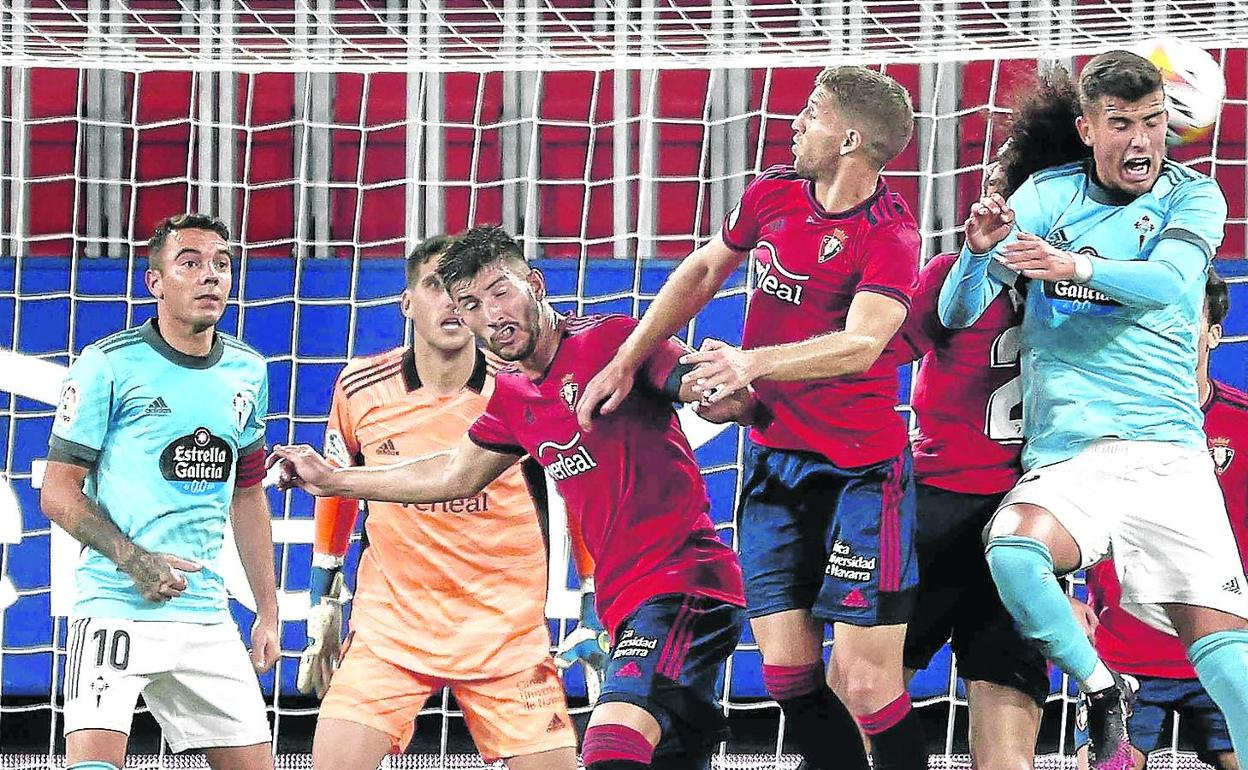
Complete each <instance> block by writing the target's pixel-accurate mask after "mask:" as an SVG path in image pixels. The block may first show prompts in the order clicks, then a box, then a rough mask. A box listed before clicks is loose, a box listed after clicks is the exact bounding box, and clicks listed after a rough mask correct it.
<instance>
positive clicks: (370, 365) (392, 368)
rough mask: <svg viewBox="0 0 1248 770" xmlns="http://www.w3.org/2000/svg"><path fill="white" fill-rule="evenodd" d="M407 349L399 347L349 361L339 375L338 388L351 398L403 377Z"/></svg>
mask: <svg viewBox="0 0 1248 770" xmlns="http://www.w3.org/2000/svg"><path fill="white" fill-rule="evenodd" d="M406 354H407V348H406V347H402V346H400V347H397V348H393V349H391V350H387V351H385V352H383V353H378V354H376V355H372V356H359V357H356V358H352V359H351V360H349V361H347V365H346V366H344V367H343V369H342V373H341V374H339V375H338V387H339V388H341V390H342V392H343V395H345V396H347V397H348V398H350V397H351V396H354V395H356V394H357V393H359V392H361V391H363V390H366V389H368V388H370V387H372V386H375V385H379V384H381V383H384V382H387V381H389V380H391V379H394V378H396V377H402V376H403V367H404V356H405V355H406Z"/></svg>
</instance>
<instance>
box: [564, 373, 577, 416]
mask: <svg viewBox="0 0 1248 770" xmlns="http://www.w3.org/2000/svg"><path fill="white" fill-rule="evenodd" d="M580 392H581V386H580V385H577V384H576V383H575V382H574V381H573V380H572V375H570V374H568V375H564V378H563V384H562V385H560V386H559V398H562V399H563V403H565V404H567V405H568V408H569V409H575V408H576V396H577V394H579V393H580Z"/></svg>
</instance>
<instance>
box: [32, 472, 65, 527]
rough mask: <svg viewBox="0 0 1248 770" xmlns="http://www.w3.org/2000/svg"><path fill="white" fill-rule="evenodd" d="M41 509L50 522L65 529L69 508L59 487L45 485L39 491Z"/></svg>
mask: <svg viewBox="0 0 1248 770" xmlns="http://www.w3.org/2000/svg"><path fill="white" fill-rule="evenodd" d="M39 508H40V509H41V510H42V511H43V515H44V516H47V517H48V521H50V522H52V523H53V524H56V525H57V526H59V527H61V528H64V526H65V511H66V510H67V508H68V506H67V505H66V504H65V499H64V495H63V494H62V493H61V491H60V490H59V489H58V488H57V485H55V484H47V483H45V484H44V486H43V488H42V489H41V490H39Z"/></svg>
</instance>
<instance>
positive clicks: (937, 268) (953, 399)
mask: <svg viewBox="0 0 1248 770" xmlns="http://www.w3.org/2000/svg"><path fill="white" fill-rule="evenodd" d="M957 258H958V255H957V254H940V255H938V256H936V257H933V258H932V259H931V260H930V261H929V262H928V263H927V264H926V265H924V266H923V269H922V270H921V271H919V283H918V288H917V289H916V290H915V293H914V301H913V304H912V305H911V307H910V315H909V316H908V317H907V318H906V322H905V324H903V325H902V327H901V331H899V332H898V334H897V336H896V337H895V338H894V339H893V342H892V344H891V345H890V346H889V349H888V351H887V352H886V353H885V355H886V356H887V357H894V356H895V358H893V359H892V360H893V363H895V364H904V363H906V362H908V361H914V360H916V359H922V363H920V364H919V372H918V375H916V377H915V379H914V387H913V388H912V391H911V398H910V403H911V406H912V407H913V408H914V411H915V414H917V415H918V429H917V430H916V431H915V432H914V433H912V434H911V437H910V439H911V448H912V449H913V451H914V478H915V481H917V482H919V483H921V484H929V485H931V486H933V487H938V488H940V489H945V490H948V491H950V492H961V493H964V494H973V495H992V494H999V493H1002V492H1006V491H1008V490H1009V489H1010V488H1011V487H1013V486H1014V482H1016V481H1018V477H1019V475H1020V473H1021V467H1020V465H1019V454H1020V453H1021V451H1022V447H1023V387H1022V379H1021V377H1020V375H1019V368H1018V359H1019V352H1020V343H1021V335H1020V330H1021V327H1020V326H1019V324H1020V323H1022V318H1023V313H1022V307H1021V304H1020V302H1021V300H1020V299H1019V298H1018V296H1017V294H1015V293H1014V292H1013V291H1004V292H1002V293H1001V294H1000V295H999V296H998V297H997V298H996V299H995V300H993V302H992V304H990V305H989V306H988V309H987V310H985V311H984V314H983V315H982V316H980V318H979V320H978V321H976V322H975V323H974V324H973V325H972V326H970V327H968V328H965V329H947V328H945V327H944V325H942V324H941V322H940V318H939V317H938V316H937V314H936V303H937V301H938V300H939V298H940V287H941V285H942V284H943V283H944V282H945V276H947V275H949V271H950V269H951V268H952V267H953V263H954V262H955V261H956V260H957Z"/></svg>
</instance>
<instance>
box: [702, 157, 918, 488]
mask: <svg viewBox="0 0 1248 770" xmlns="http://www.w3.org/2000/svg"><path fill="white" fill-rule="evenodd" d="M813 187H814V183H813V182H811V181H809V180H806V179H802V178H800V177H798V176H797V174H796V173H795V172H794V170H793V168H792V167H790V166H774V167H772V168H770V169H768V170H767V171H765V172H764V173H763V174H762V175H761V176H759V177H758V178H757V179H755V180H754V181H753V182H751V183H750V185H749V186H748V187H747V188H746V189H745V193H744V194H743V195H742V196H741V202H740V204H738V205H737V207H736V208H735V209H734V210H733V211H732V213H730V214H729V215H728V217H727V218H726V219H725V221H724V227H723V233H722V237H723V239H724V242H725V243H727V244H728V245H729V246H730V247H732V248H734V249H737V250H740V251H748V252H750V257H751V258H752V259H753V260H754V261H755V263H756V264H757V270H758V272H757V276H758V278H757V286H756V287H755V288H754V292H753V294H752V295H751V296H750V303H749V307H748V309H747V310H746V313H745V331H744V333H743V335H742V347H743V348H758V347H766V346H769V345H780V344H784V343H791V342H801V341H803V340H806V339H809V338H811V337H815V336H818V335H821V334H827V333H828V332H835V331H841V330H843V329H844V328H845V318H846V316H847V315H848V314H849V305H850V302H852V301H853V299H854V295H856V294H857V293H858V292H860V291H869V292H875V293H877V294H883V295H884V296H886V297H891V298H893V299H895V300H897V301H898V302H900V303H902V304H903V305H905V306H907V307H909V305H910V297H911V294H912V293H913V291H914V280H915V276H916V274H917V272H918V264H919V231H918V227H917V225H915V222H914V217H913V216H911V215H910V210H909V208H907V207H906V204H905V202H904V201H903V200H902V199H901V196H900V195H896V194H894V193H892V192H891V191H889V189H888V185H887V184H885V183H884V181H883V180H880V183H879V185H878V186H877V187H876V191H875V193H874V194H872V195H871V197H870V198H867V199H866V200H865V201H863V202H862V203H861V204H859V205H857V206H855V207H853V208H852V209H849V210H848V211H841V212H837V213H835V214H829V213H828V212H826V211H824V210H823V207H822V206H820V205H819V203H818V201H816V200H815V197H814V189H813ZM881 358H882V357H881ZM753 385H754V389H755V391H756V393H757V394H758V398H759V400H760V401H762V402H764V403H765V404H767V406H768V407H769V408H770V409H771V411H772V413H773V414H774V419H773V420H772V421H771V423H770V424H769V425H768V426H767V427H766V428H765V429H759V428H755V429H753V430H751V432H750V436H751V438H752V439H753V440H754V441H756V442H758V443H759V444H762V445H764V446H768V447H773V448H777V449H797V450H805V451H811V452H818V453H819V454H822V455H824V456H825V457H827V458H828V459H829V460H831V461H832V462H833V463H835V464H836V465H838V466H840V467H842V468H854V467H859V466H863V465H870V464H872V463H877V462H880V461H882V460H885V459H888V458H890V457H895V456H896V455H897V454H898V453H899V452H901V450H902V448H903V447H904V446H905V443H906V426H905V421H904V420H903V419H902V417H901V415H899V414H897V412H896V407H897V387H898V382H897V367H896V366H893V365H890V364H888V363H887V362H886V361H883V360H881V361H877V362H876V363H875V365H874V366H872V367H871V368H870V369H869V370H867V371H866V372H864V373H862V374H858V375H854V376H848V377H836V378H830V379H823V380H806V381H801V382H770V381H766V380H758V381H756V382H754V383H753Z"/></svg>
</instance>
